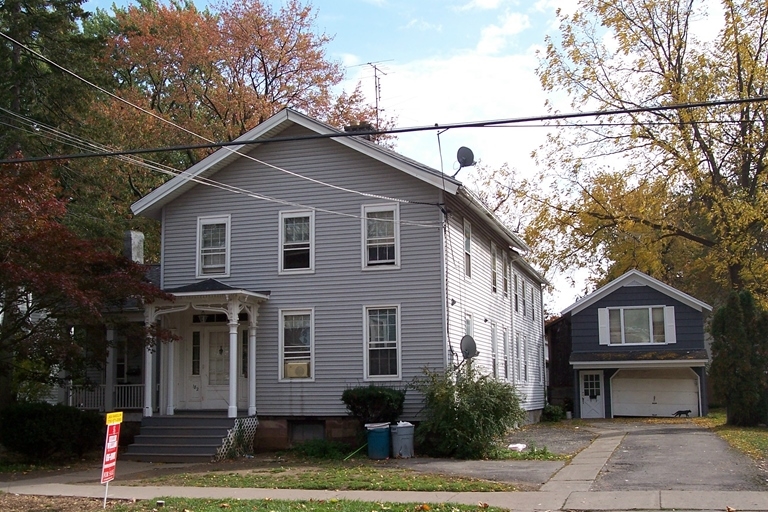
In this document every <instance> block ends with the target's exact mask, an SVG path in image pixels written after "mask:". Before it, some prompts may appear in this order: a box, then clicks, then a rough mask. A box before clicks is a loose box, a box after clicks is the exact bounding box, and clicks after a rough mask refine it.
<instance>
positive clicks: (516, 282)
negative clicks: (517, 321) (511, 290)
mask: <svg viewBox="0 0 768 512" xmlns="http://www.w3.org/2000/svg"><path fill="white" fill-rule="evenodd" d="M514 287H515V313H519V312H520V280H519V279H518V277H517V274H514Z"/></svg>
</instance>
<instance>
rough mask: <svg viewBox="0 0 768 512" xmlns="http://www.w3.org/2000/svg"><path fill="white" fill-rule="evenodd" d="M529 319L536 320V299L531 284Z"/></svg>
mask: <svg viewBox="0 0 768 512" xmlns="http://www.w3.org/2000/svg"><path fill="white" fill-rule="evenodd" d="M531 320H536V301H535V300H534V291H533V286H531Z"/></svg>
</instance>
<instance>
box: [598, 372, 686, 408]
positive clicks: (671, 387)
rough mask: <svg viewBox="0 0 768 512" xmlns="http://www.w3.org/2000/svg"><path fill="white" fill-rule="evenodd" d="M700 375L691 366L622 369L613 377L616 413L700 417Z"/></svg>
mask: <svg viewBox="0 0 768 512" xmlns="http://www.w3.org/2000/svg"><path fill="white" fill-rule="evenodd" d="M698 382H699V381H698V376H697V375H696V373H695V372H694V371H693V370H691V369H690V368H673V369H659V370H619V371H618V372H616V374H614V376H613V378H612V379H611V401H612V404H613V407H612V410H613V415H614V416H672V415H673V414H674V413H675V412H676V411H680V410H686V409H690V411H691V416H699V385H698Z"/></svg>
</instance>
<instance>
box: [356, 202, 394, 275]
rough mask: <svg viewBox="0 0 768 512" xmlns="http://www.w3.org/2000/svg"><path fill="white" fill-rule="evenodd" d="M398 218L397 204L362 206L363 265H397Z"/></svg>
mask: <svg viewBox="0 0 768 512" xmlns="http://www.w3.org/2000/svg"><path fill="white" fill-rule="evenodd" d="M399 226H400V219H399V216H398V209H397V205H364V206H363V240H365V243H364V247H363V267H369V268H370V267H378V266H385V267H397V266H398V265H399V264H400V262H399V257H400V254H399V253H400V249H399V247H398V242H399V237H400V227H399Z"/></svg>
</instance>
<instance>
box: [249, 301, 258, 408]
mask: <svg viewBox="0 0 768 512" xmlns="http://www.w3.org/2000/svg"><path fill="white" fill-rule="evenodd" d="M248 317H249V319H250V324H249V325H248V416H256V326H257V325H258V317H259V306H258V305H256V304H254V305H252V306H250V307H249V308H248Z"/></svg>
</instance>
